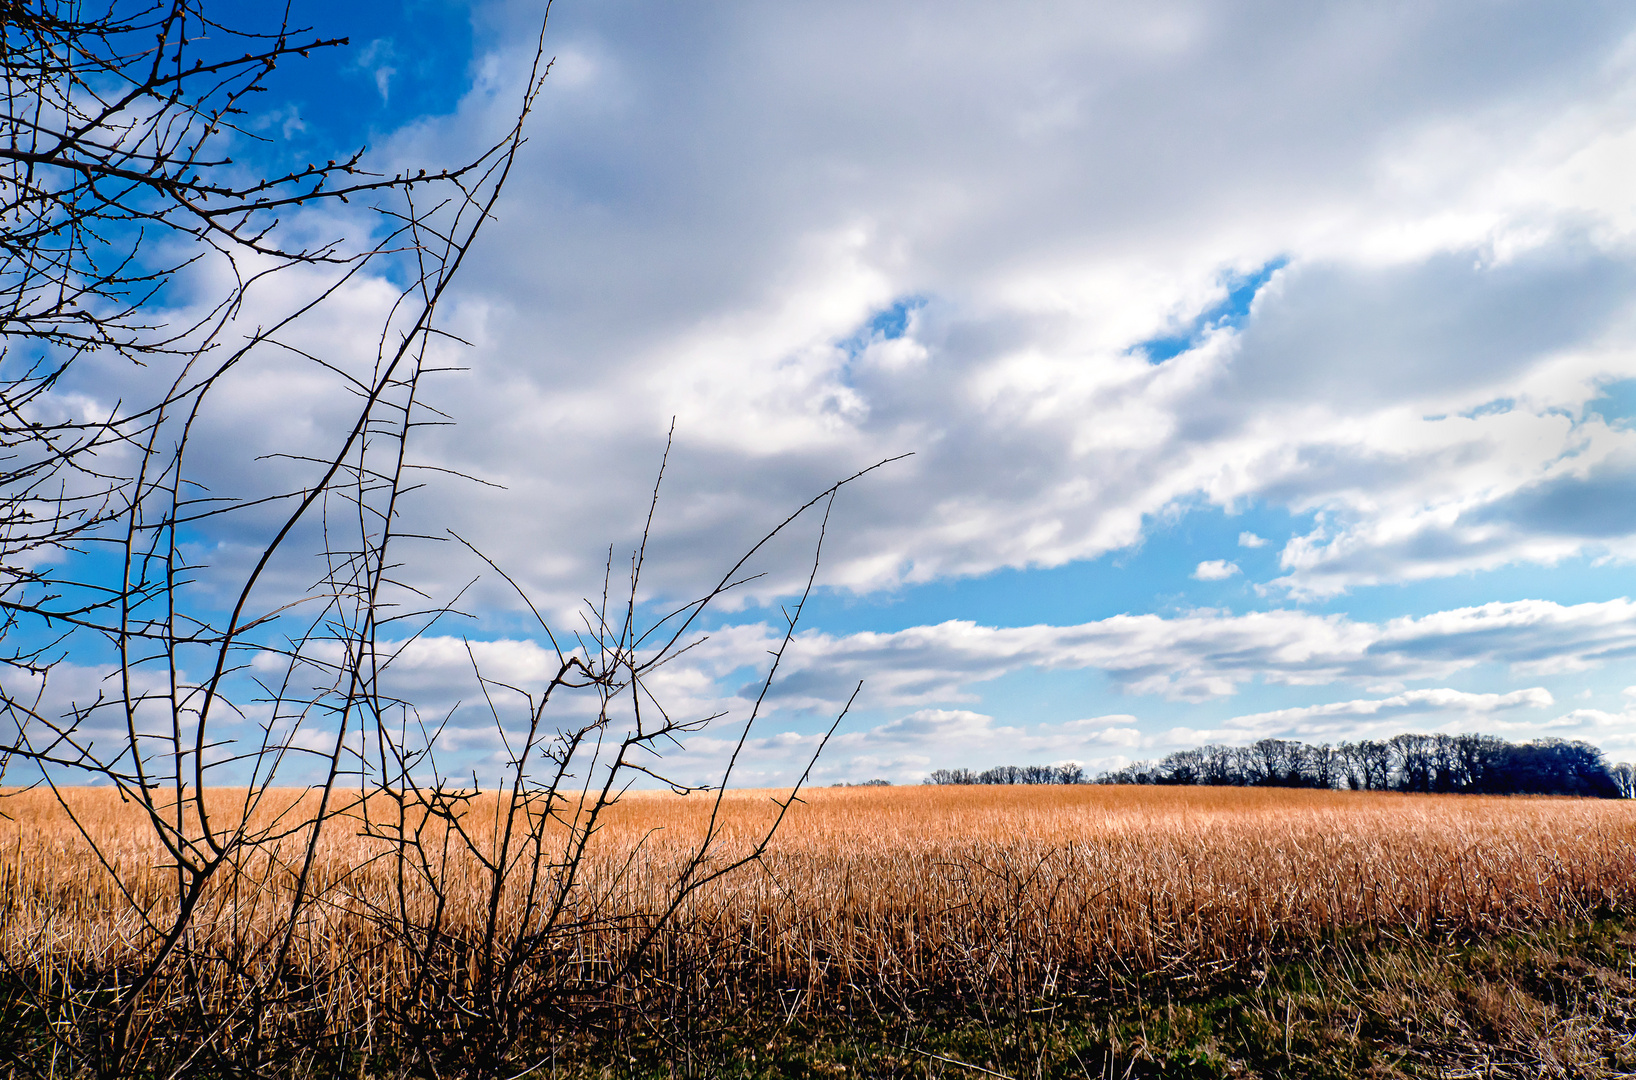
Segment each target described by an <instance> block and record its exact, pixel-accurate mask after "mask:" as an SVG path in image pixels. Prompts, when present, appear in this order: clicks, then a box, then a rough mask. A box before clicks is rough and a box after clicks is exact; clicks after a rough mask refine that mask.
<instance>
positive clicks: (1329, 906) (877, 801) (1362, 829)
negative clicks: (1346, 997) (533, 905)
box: [0, 787, 1636, 1025]
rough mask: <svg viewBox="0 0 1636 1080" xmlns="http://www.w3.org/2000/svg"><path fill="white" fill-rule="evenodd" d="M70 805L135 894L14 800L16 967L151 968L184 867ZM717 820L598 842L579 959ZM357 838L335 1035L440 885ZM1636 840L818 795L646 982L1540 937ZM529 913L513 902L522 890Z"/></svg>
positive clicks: (1213, 809)
mask: <svg viewBox="0 0 1636 1080" xmlns="http://www.w3.org/2000/svg"><path fill="white" fill-rule="evenodd" d="M211 795H212V797H213V798H219V801H220V802H221V804H222V806H223V807H224V810H223V813H226V809H225V808H226V807H229V806H231V805H232V804H233V797H234V793H230V792H220V793H215V792H212V793H211ZM66 798H67V801H68V803H69V804H70V805H71V806H72V808H73V810H74V812H75V814H76V816H77V817H78V818H79V820H80V822H81V823H82V824H83V826H84V828H85V830H86V832H88V833H89V834H90V835H91V836H92V837H94V838H95V840H96V844H97V847H98V848H99V849H100V850H101V852H102V859H105V860H106V861H107V863H108V864H109V865H110V866H113V867H115V868H117V870H118V871H119V875H120V877H121V879H122V880H123V881H124V882H125V889H124V891H121V889H119V888H116V887H115V885H114V883H113V878H112V876H111V875H110V874H109V873H108V871H107V869H106V868H105V867H104V866H103V864H102V862H101V861H99V859H98V858H97V857H96V856H95V855H94V854H93V853H92V851H91V849H90V846H89V844H88V843H87V842H86V840H85V839H84V838H83V837H82V836H80V835H79V834H78V832H77V831H76V830H75V829H74V827H73V826H71V825H70V824H69V822H68V820H67V818H66V816H65V815H64V813H63V811H62V809H61V808H60V807H59V806H57V804H56V803H55V801H54V800H53V799H52V797H51V796H50V794H49V793H46V792H41V791H34V792H28V793H24V794H14V795H12V796H10V797H7V798H5V799H3V800H0V809H3V810H4V811H5V812H6V813H7V814H9V815H10V817H9V820H5V821H0V959H3V960H4V962H5V963H6V965H7V966H8V967H9V968H10V969H11V970H12V971H13V972H14V973H20V972H26V973H31V975H30V978H31V979H37V980H40V981H41V982H43V983H47V984H49V983H50V982H51V981H52V980H54V979H64V978H67V977H68V973H71V972H84V971H100V972H110V971H117V970H118V969H120V968H121V967H122V966H128V965H131V964H134V963H135V962H136V961H137V960H138V959H139V958H140V957H141V956H142V955H143V954H144V950H148V949H151V948H152V945H153V940H152V935H153V931H152V930H151V929H150V928H149V927H150V926H151V925H152V924H154V923H157V924H159V925H163V919H161V918H159V916H160V915H162V914H164V912H163V910H162V909H163V907H164V905H165V904H166V903H168V902H170V898H172V897H173V896H174V889H173V888H167V884H169V883H173V881H174V878H173V873H174V872H173V871H171V870H168V869H167V868H166V866H165V860H164V859H163V858H162V857H161V855H162V852H161V851H160V850H159V849H158V848H157V847H156V846H155V845H154V844H153V843H152V841H151V838H150V835H149V833H148V830H147V827H146V825H145V822H144V821H143V820H142V819H141V818H140V815H139V814H137V813H136V812H134V810H133V809H132V808H130V807H128V806H123V805H121V804H120V802H119V800H118V798H117V796H116V795H114V794H113V793H112V792H109V791H106V790H93V789H82V790H76V791H70V792H67V793H66ZM307 798H308V797H307V796H305V795H302V794H299V793H293V792H292V793H284V794H283V795H282V796H281V798H278V799H273V800H270V801H269V803H268V804H267V808H266V809H264V810H262V811H260V812H261V813H262V814H263V815H264V816H265V815H270V814H273V813H282V814H285V815H287V816H291V817H294V818H299V816H300V814H301V812H302V811H303V809H304V807H305V806H306V805H307V803H306V802H305V801H304V800H306V799H307ZM723 805H724V811H725V814H726V822H727V830H726V833H725V834H724V838H723V842H722V846H721V847H720V848H719V850H718V852H717V858H719V859H727V858H730V857H731V856H732V855H733V854H734V853H735V851H737V850H738V849H740V848H742V847H745V846H748V845H750V844H752V843H753V841H754V837H755V836H756V835H757V829H759V828H764V827H765V825H766V823H767V822H768V821H770V820H771V818H772V816H773V815H774V814H775V813H776V809H777V808H776V806H775V805H774V803H773V802H772V800H771V798H770V797H769V794H768V793H766V792H733V793H729V794H728V795H727V796H726V797H725V799H724V803H723ZM710 808H711V801H710V799H708V798H706V797H701V796H699V795H693V796H690V797H685V798H684V797H676V796H670V795H658V794H636V795H631V796H627V797H626V799H625V800H623V801H622V802H621V803H620V804H619V805H618V806H617V807H616V808H615V809H614V811H613V812H612V813H611V814H610V816H609V817H608V818H607V819H606V823H605V826H604V828H603V829H602V831H601V832H600V833H599V834H598V837H597V841H596V843H595V845H594V846H593V849H592V856H591V858H590V860H589V862H588V863H587V865H586V866H585V867H584V875H583V879H582V882H581V885H580V886H579V887H578V888H577V889H576V890H575V893H574V895H573V897H572V900H571V903H572V905H573V910H572V912H571V913H570V914H571V917H569V918H565V919H563V920H561V922H560V925H562V926H565V927H567V928H568V930H567V931H566V933H567V936H566V937H565V938H564V940H563V941H562V942H561V945H560V947H559V948H556V949H554V950H552V951H551V954H550V955H551V956H552V958H553V959H552V960H551V962H552V963H553V964H564V965H570V966H577V967H579V968H580V969H583V970H585V971H596V970H611V969H613V968H614V967H615V966H617V965H618V964H619V963H620V962H621V960H622V958H624V957H626V956H628V950H629V949H630V948H631V946H632V943H633V942H634V941H636V940H637V939H638V937H639V935H640V934H641V932H642V931H643V930H645V929H646V928H647V926H648V925H649V922H650V920H651V919H652V917H653V913H654V912H656V911H659V910H662V909H663V907H664V902H665V898H666V897H667V896H668V895H669V894H670V890H671V889H672V888H673V886H674V882H675V878H676V875H677V874H678V873H681V872H682V871H683V870H684V868H685V866H686V863H687V860H688V858H689V856H690V855H691V853H692V851H693V845H694V844H696V842H697V840H698V838H699V837H700V836H701V835H702V834H703V832H704V829H705V827H706V822H707V820H708V816H709V813H710ZM497 810H498V806H497V804H496V802H495V801H494V798H493V797H492V796H489V797H488V798H486V799H484V798H479V799H476V800H473V801H472V802H471V803H470V804H469V805H468V807H467V810H466V817H465V819H464V821H465V822H466V823H467V825H468V828H469V829H471V830H472V831H473V832H476V833H478V834H480V833H481V828H482V823H483V822H484V821H485V820H491V819H492V817H493V815H494V814H495V813H496V812H497ZM355 812H356V811H355ZM371 812H372V813H375V812H376V811H375V810H373V809H372V811H371ZM336 825H337V827H334V828H332V829H331V830H330V832H329V834H328V835H329V839H328V840H327V841H326V842H325V843H324V845H323V846H322V847H321V850H320V853H319V861H318V870H319V874H318V878H319V882H320V887H319V889H318V891H317V896H318V902H317V903H315V904H314V905H312V906H311V907H310V908H308V909H307V910H306V912H305V913H304V914H303V915H302V916H301V920H300V922H299V925H298V927H297V935H296V943H295V944H296V950H297V952H296V956H297V964H296V967H297V969H298V970H299V971H301V972H302V973H303V978H306V979H308V980H310V982H311V985H312V986H313V987H314V988H316V989H315V992H314V994H312V995H309V997H310V999H311V1000H310V1001H309V1004H308V1006H307V1007H308V1008H312V1009H317V1010H319V1011H320V1012H322V1013H324V1014H325V1015H326V1016H327V1018H328V1019H327V1020H326V1021H325V1022H326V1023H329V1024H334V1025H342V1024H352V1025H356V1023H357V1018H358V1017H359V1016H360V1015H364V1014H370V1015H375V1014H378V1013H380V1011H381V1010H382V1009H383V1008H385V1009H387V1010H388V1011H389V1009H390V1006H391V1003H392V1000H393V997H394V994H396V993H398V992H399V991H400V989H401V987H400V985H399V984H400V982H401V981H402V979H403V973H404V971H405V970H407V969H406V967H405V960H404V956H403V955H402V952H401V946H400V944H398V943H396V942H397V939H396V938H395V937H394V935H393V933H392V932H391V926H392V921H393V919H394V918H399V917H401V916H402V915H403V914H404V913H405V912H407V914H408V916H409V917H410V918H420V917H425V916H426V915H427V913H428V912H429V911H430V910H431V907H430V906H429V905H431V904H433V902H434V896H433V894H432V893H431V892H429V891H427V890H426V889H424V888H421V889H418V890H417V889H415V888H414V887H410V888H409V889H408V891H407V892H406V893H404V894H402V896H403V900H402V901H401V903H402V904H407V907H406V908H405V907H402V906H400V899H399V896H400V894H399V893H398V892H397V890H398V888H399V879H398V876H397V873H396V869H395V867H396V863H395V862H394V861H393V860H392V859H391V858H390V857H387V856H390V854H391V852H390V848H389V845H386V844H384V843H383V842H382V841H380V840H379V839H376V838H370V837H366V836H363V835H361V830H360V829H359V828H358V827H357V826H358V819H357V818H356V817H353V818H348V819H345V820H343V821H340V822H337V823H336ZM301 839H302V837H301V835H300V834H299V833H296V834H293V835H292V836H291V837H290V838H289V839H288V840H287V841H286V842H285V843H284V845H283V846H279V845H274V846H272V847H271V848H268V849H265V850H263V851H261V852H260V853H259V854H258V855H257V856H256V861H255V862H254V863H248V862H247V863H246V864H244V865H242V866H240V867H238V868H236V872H235V873H231V874H228V875H225V876H224V877H223V878H222V879H221V880H220V881H219V882H218V883H217V884H216V886H215V887H214V888H213V889H212V891H211V893H210V896H209V900H208V903H207V904H206V905H205V906H204V907H203V909H202V911H201V914H200V915H199V916H198V917H197V919H196V920H195V929H194V934H195V935H196V939H197V941H198V942H204V943H210V942H214V943H215V946H214V948H215V954H216V955H221V956H232V957H236V958H238V959H237V960H235V961H234V962H233V963H229V964H224V965H223V967H222V970H221V971H220V972H219V973H218V974H217V975H216V976H214V977H215V978H217V979H218V980H229V981H230V980H231V979H232V978H236V977H240V976H241V975H242V973H243V972H245V971H249V970H253V968H254V965H255V962H256V957H257V956H259V955H264V954H265V952H266V951H267V947H268V945H267V943H268V939H269V937H270V936H271V935H273V934H275V933H277V932H278V929H279V926H280V922H279V919H280V917H281V914H282V908H281V906H280V901H281V900H282V899H283V898H284V895H285V893H286V891H287V890H288V889H289V888H290V883H291V881H292V880H293V872H292V867H291V866H290V865H289V864H287V863H286V862H285V860H286V859H294V858H295V857H296V856H297V855H298V853H299V851H300V842H301ZM433 839H435V838H433ZM1633 842H1636V804H1633V803H1628V802H1614V801H1591V800H1572V799H1559V798H1490V797H1479V796H1422V795H1398V794H1372V793H1354V792H1326V791H1294V790H1277V789H1221V788H1117V787H1114V788H1109V787H1064V788H1022V787H1010V788H983V787H967V788H896V789H892V788H855V789H823V790H817V791H812V792H809V793H807V794H805V795H804V796H803V801H802V802H801V803H799V804H798V805H797V806H795V807H794V808H793V810H792V813H791V815H790V816H789V818H788V819H787V820H786V821H785V823H784V825H783V827H782V829H781V830H780V832H779V834H778V836H777V838H776V840H775V842H774V844H773V845H772V848H771V850H770V851H769V852H768V853H767V855H766V856H765V857H764V858H763V859H762V860H761V862H760V863H759V865H752V866H749V867H746V868H744V869H743V870H741V871H740V872H738V873H736V874H733V875H730V876H728V877H726V878H723V879H722V880H720V881H719V882H716V883H713V884H712V885H710V886H709V887H707V888H706V889H704V890H701V891H700V892H698V893H697V894H695V895H693V896H692V897H691V898H689V900H688V901H687V903H686V904H685V905H684V906H683V907H682V908H681V909H680V911H679V912H678V914H677V918H676V919H675V921H674V923H673V924H672V926H671V927H670V929H669V930H667V932H666V933H665V934H664V935H662V936H661V937H660V938H659V939H658V943H657V949H656V951H655V952H654V953H653V955H652V956H651V957H650V958H649V959H648V960H647V961H645V962H644V964H643V965H642V966H641V967H640V968H639V969H637V970H636V971H635V972H633V974H632V976H631V978H630V979H628V980H626V982H625V983H623V984H622V985H621V987H620V989H619V991H618V996H619V997H620V998H621V999H622V1000H624V1001H626V1002H631V1001H638V1000H649V1001H656V1000H657V999H658V998H665V999H667V1001H668V1004H667V1005H665V1007H666V1008H680V1007H685V1008H688V1009H692V1008H698V1007H702V1006H703V1003H706V1002H711V1003H715V1004H716V1005H719V1004H721V1003H723V1002H733V1003H738V1004H744V1003H746V1002H756V1001H760V1002H768V1001H780V1000H782V1001H785V1002H787V1003H790V1004H789V1005H788V1007H791V1008H793V1007H795V1006H794V1004H793V1003H794V1002H797V1001H798V1002H800V1003H801V1006H802V1007H814V1006H818V1007H821V1006H822V1004H823V1003H824V1002H825V1001H826V1000H831V999H833V996H834V995H835V994H836V993H837V992H842V993H847V994H856V993H858V992H860V991H861V992H865V993H867V994H868V995H869V996H870V998H871V1000H875V998H876V997H877V996H883V997H884V999H885V1000H886V1001H890V1002H894V1003H897V1004H899V1005H903V1006H909V1007H913V1005H912V1003H913V1001H914V1000H915V999H916V997H917V995H926V994H943V993H952V994H965V993H995V992H999V993H1004V994H1007V995H1010V996H1012V997H1013V998H1018V997H1019V996H1020V995H1033V994H1039V993H1046V994H1048V993H1050V992H1052V991H1053V990H1055V989H1065V988H1068V987H1073V986H1078V987H1083V986H1085V985H1088V984H1090V983H1093V982H1095V981H1098V980H1107V979H1110V978H1119V977H1122V976H1123V975H1127V974H1130V973H1155V972H1158V973H1164V974H1166V975H1168V976H1172V977H1177V978H1188V977H1191V976H1194V975H1199V974H1205V973H1209V972H1212V971H1220V970H1222V969H1224V968H1231V967H1234V966H1244V965H1254V964H1256V963H1259V962H1261V961H1262V960H1263V959H1264V958H1265V957H1266V956H1267V955H1268V954H1269V953H1270V952H1277V951H1280V950H1287V949H1291V948H1299V947H1303V946H1312V945H1316V944H1319V943H1322V942H1324V941H1326V940H1330V939H1332V938H1334V937H1335V936H1337V935H1343V934H1353V933H1363V934H1370V933H1376V934H1378V933H1386V934H1392V935H1424V934H1433V933H1449V932H1453V933H1459V932H1466V931H1471V932H1486V931H1494V930H1502V929H1507V928H1522V927H1524V926H1527V925H1532V924H1538V923H1541V922H1546V921H1554V920H1562V919H1566V918H1576V917H1583V916H1589V915H1596V914H1601V913H1605V912H1609V911H1619V910H1628V909H1629V908H1630V906H1631V904H1632V902H1633V901H1636V861H1633V858H1632V856H1633V852H1636V843H1633ZM423 848H424V849H425V850H435V849H436V848H437V845H436V844H435V842H431V841H428V842H426V843H425V844H423ZM435 872H436V874H438V875H441V876H442V879H443V882H444V884H445V885H446V886H447V888H446V890H445V897H446V899H445V908H444V917H445V919H446V925H447V927H448V934H449V938H450V940H453V941H458V940H460V939H461V937H462V935H463V934H469V933H475V932H478V931H479V930H480V927H481V924H482V921H483V917H484V915H485V914H486V887H487V881H488V880H489V879H488V877H487V873H486V871H485V870H484V869H483V867H482V866H481V865H480V864H479V862H478V861H477V860H476V859H475V858H472V857H470V856H464V857H459V858H456V859H454V860H453V861H451V862H449V863H447V864H439V865H438V866H437V867H436V868H435ZM519 904H520V901H518V899H517V897H516V896H515V895H513V894H510V893H508V894H507V896H506V897H505V898H504V904H503V905H502V906H503V907H504V908H505V909H506V910H513V909H519ZM150 919H151V920H152V922H151V923H150V922H149V921H148V920H150ZM205 951H209V950H205ZM220 992H222V993H231V987H228V986H225V985H223V986H222V987H221V988H220ZM682 999H685V1001H683V1002H682V1004H681V1005H678V1002H679V1001H682ZM712 1007H714V1005H713V1006H712Z"/></svg>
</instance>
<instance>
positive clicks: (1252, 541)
mask: <svg viewBox="0 0 1636 1080" xmlns="http://www.w3.org/2000/svg"><path fill="white" fill-rule="evenodd" d="M1268 543H1269V541H1268V540H1267V538H1266V537H1264V536H1257V535H1256V534H1255V533H1253V532H1241V533H1239V534H1238V546H1239V547H1246V548H1262V547H1266V546H1267V544H1268Z"/></svg>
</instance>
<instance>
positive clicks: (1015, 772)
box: [926, 765, 1087, 784]
mask: <svg viewBox="0 0 1636 1080" xmlns="http://www.w3.org/2000/svg"><path fill="white" fill-rule="evenodd" d="M1086 782H1087V780H1086V777H1085V770H1084V769H1083V768H1081V767H1080V766H1078V765H996V766H995V767H994V768H992V769H984V770H983V771H982V772H972V771H971V770H970V769H934V770H932V774H931V775H930V776H928V777H927V778H926V783H928V784H1083V783H1086Z"/></svg>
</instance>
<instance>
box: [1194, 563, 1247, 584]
mask: <svg viewBox="0 0 1636 1080" xmlns="http://www.w3.org/2000/svg"><path fill="white" fill-rule="evenodd" d="M1238 572H1239V571H1238V564H1237V563H1230V562H1228V561H1227V560H1226V559H1211V560H1209V561H1207V562H1201V563H1199V565H1198V569H1196V570H1194V571H1193V576H1194V577H1195V578H1198V579H1199V580H1200V581H1225V580H1227V579H1228V578H1230V577H1232V576H1233V575H1234V574H1236V573H1238Z"/></svg>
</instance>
